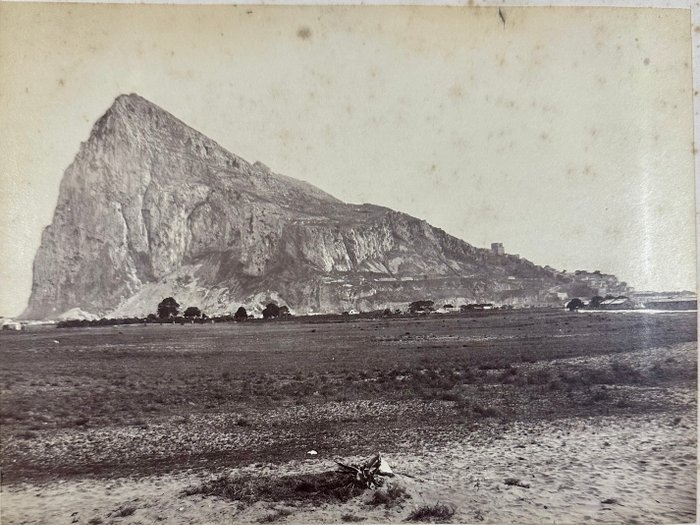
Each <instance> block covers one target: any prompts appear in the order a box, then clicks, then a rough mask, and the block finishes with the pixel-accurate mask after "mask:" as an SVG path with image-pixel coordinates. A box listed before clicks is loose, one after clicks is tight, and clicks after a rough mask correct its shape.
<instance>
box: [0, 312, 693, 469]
mask: <svg viewBox="0 0 700 525" xmlns="http://www.w3.org/2000/svg"><path fill="white" fill-rule="evenodd" d="M696 326H697V325H696V315H695V314H691V313H663V314H654V315H652V314H644V313H637V314H632V313H630V314H626V313H610V312H598V313H579V314H576V313H568V312H560V311H534V310H533V311H530V310H525V311H510V312H483V313H477V314H472V315H446V316H438V315H433V316H429V317H401V318H390V319H376V320H368V319H362V320H357V319H353V318H346V319H343V320H342V322H317V321H316V322H314V320H313V319H300V320H291V321H275V322H264V323H263V322H246V323H229V324H217V325H185V326H179V325H163V326H152V325H151V326H141V325H136V326H120V327H101V328H81V329H48V330H39V331H35V332H22V333H2V334H1V335H0V367H1V368H0V380H1V382H2V396H1V398H0V403H1V407H0V408H1V410H0V417H1V424H2V430H1V432H2V436H1V437H2V447H3V450H2V468H3V482H4V483H13V482H17V481H43V480H51V479H69V478H76V477H85V476H92V477H95V476H96V477H117V476H123V475H136V476H139V475H152V474H159V473H167V472H173V471H178V470H184V469H190V468H199V469H216V468H221V467H232V466H236V465H249V464H253V463H258V462H259V463H268V462H277V463H280V462H285V461H289V460H294V459H301V458H304V457H306V452H307V451H308V450H310V449H314V450H316V451H318V452H319V453H322V454H325V455H326V456H332V455H338V456H341V457H342V456H348V455H357V454H371V453H373V452H374V451H375V450H395V451H410V450H412V449H415V448H416V447H418V448H420V447H421V446H426V445H425V444H428V445H435V446H437V445H438V444H439V443H441V442H442V441H444V440H445V439H446V437H445V436H450V439H453V438H454V436H455V435H464V434H467V433H469V432H473V431H475V430H476V429H478V428H480V427H481V428H483V427H485V426H486V427H498V426H499V425H504V424H507V423H513V422H518V421H527V422H536V421H548V420H556V419H558V418H570V417H589V416H615V415H620V416H629V415H634V414H652V413H664V414H669V415H671V416H673V415H674V414H686V415H687V414H689V413H693V411H694V410H695V404H694V403H695V402H694V400H691V404H690V405H689V404H688V400H687V399H684V398H683V397H682V396H680V397H679V396H676V395H674V392H675V391H676V390H677V389H679V388H680V389H685V390H689V391H691V392H692V391H695V390H696V377H697V365H696V361H695V359H696V358H695V352H694V351H693V350H692V345H691V350H690V351H688V350H687V348H686V349H685V350H683V349H681V350H677V349H676V348H677V347H678V345H679V344H682V343H689V344H692V343H693V342H695V341H696V340H697V328H696ZM666 347H668V348H669V350H668V351H663V350H662V351H658V349H660V348H661V349H663V348H666ZM695 348H696V347H695ZM652 350H653V351H652ZM689 411H690V412H689ZM455 433H456V434H455ZM397 436H401V438H400V439H398V438H397Z"/></svg>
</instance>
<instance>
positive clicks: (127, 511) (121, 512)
mask: <svg viewBox="0 0 700 525" xmlns="http://www.w3.org/2000/svg"><path fill="white" fill-rule="evenodd" d="M134 512H136V507H134V506H133V505H128V506H126V507H120V508H119V509H118V510H116V511H115V512H114V515H115V516H116V517H118V518H126V517H127V516H131V515H132V514H133V513H134Z"/></svg>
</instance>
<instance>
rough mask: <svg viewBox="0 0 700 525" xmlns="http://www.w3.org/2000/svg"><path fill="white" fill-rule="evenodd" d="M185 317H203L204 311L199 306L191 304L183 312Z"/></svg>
mask: <svg viewBox="0 0 700 525" xmlns="http://www.w3.org/2000/svg"><path fill="white" fill-rule="evenodd" d="M182 316H183V317H186V318H187V319H193V318H195V317H202V311H201V310H200V309H199V308H197V307H196V306H189V307H187V310H185V313H184V314H182Z"/></svg>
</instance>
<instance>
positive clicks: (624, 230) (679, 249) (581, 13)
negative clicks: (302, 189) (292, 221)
mask: <svg viewBox="0 0 700 525" xmlns="http://www.w3.org/2000/svg"><path fill="white" fill-rule="evenodd" d="M503 12H504V15H505V18H506V22H505V24H504V23H503V22H502V20H501V18H500V16H499V14H498V9H496V8H475V9H474V8H472V9H469V8H457V7H451V8H447V7H443V8H427V7H357V6H353V7H340V6H336V7H260V6H245V5H243V6H239V7H232V6H196V7H193V6H189V7H188V6H177V7H175V6H138V5H118V6H117V5H99V6H94V5H87V4H86V5H75V4H51V5H47V4H11V3H3V4H0V138H1V142H0V144H1V147H0V178H1V182H2V193H0V212H1V213H2V216H1V222H0V257H2V261H3V264H2V266H1V267H0V283H1V284H0V314H2V315H16V314H18V313H20V312H21V310H22V309H23V308H24V307H25V305H26V302H27V299H28V297H29V292H30V289H31V266H32V260H33V257H34V254H35V252H36V249H37V248H38V245H39V242H40V237H41V231H42V229H43V228H44V227H45V226H46V225H48V224H49V223H50V222H51V219H52V215H53V210H54V207H55V204H56V200H57V196H58V187H59V183H60V180H61V177H62V174H63V171H64V170H65V168H66V167H67V166H68V165H69V164H70V162H71V160H72V158H73V156H74V155H75V154H76V152H77V151H78V147H79V145H80V142H81V141H84V140H86V139H87V137H88V135H89V133H90V129H91V127H92V125H93V124H94V122H95V121H96V120H97V119H98V118H99V116H100V115H101V114H102V113H103V112H104V111H105V110H106V109H107V108H108V107H109V106H110V104H111V103H112V101H113V99H114V98H115V97H116V96H118V95H119V94H121V93H131V92H136V93H138V94H140V95H142V96H144V97H145V98H147V99H149V100H151V101H152V102H154V103H156V104H158V105H159V106H161V107H163V108H164V109H166V110H168V111H170V112H171V113H173V114H174V115H175V116H177V117H178V118H180V119H181V120H183V121H184V122H186V123H187V124H189V125H191V126H192V127H194V128H195V129H197V130H199V131H201V132H203V133H204V134H206V135H208V136H209V137H211V138H212V139H214V140H216V141H217V142H219V143H220V144H221V145H222V146H223V147H225V148H226V149H228V150H230V151H232V152H234V153H236V154H238V155H240V156H242V157H244V158H246V159H247V160H249V161H251V162H252V161H255V160H260V161H262V162H264V163H265V164H267V165H268V166H270V167H271V168H272V169H273V170H274V171H277V172H280V173H284V174H286V175H289V176H292V177H296V178H299V179H304V180H306V181H308V182H310V183H312V184H314V185H316V186H318V187H320V188H322V189H323V190H326V191H328V192H329V193H331V194H333V195H335V196H336V197H338V198H340V199H342V200H344V201H347V202H354V203H362V202H372V203H375V204H380V205H384V206H388V207H391V208H394V209H397V210H400V211H404V212H406V213H409V214H411V215H414V216H417V217H420V218H423V219H426V220H427V221H428V222H430V223H431V224H433V225H435V226H438V227H440V228H442V229H444V230H445V231H447V232H448V233H450V234H452V235H455V236H457V237H459V238H461V239H464V240H465V241H467V242H469V243H471V244H474V245H476V246H481V247H486V246H488V245H489V244H490V243H491V242H495V241H498V242H503V243H504V245H505V248H506V251H507V252H509V253H519V254H521V255H522V256H523V257H526V258H528V259H530V260H532V261H534V262H536V263H538V264H542V265H544V264H549V265H552V266H554V267H556V268H559V269H567V270H570V271H571V270H576V269H589V270H601V271H604V272H610V273H615V274H616V275H618V277H619V278H620V279H622V280H625V281H627V282H628V283H629V284H631V285H632V286H634V287H635V288H637V289H640V290H641V289H656V290H670V289H695V229H694V217H695V215H694V209H695V208H694V194H693V193H694V192H693V189H694V186H693V106H692V98H693V86H692V73H691V21H690V13H689V11H687V10H680V9H654V10H651V9H595V8H513V7H507V8H504V10H503Z"/></svg>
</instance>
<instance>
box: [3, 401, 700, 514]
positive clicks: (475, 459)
mask: <svg viewBox="0 0 700 525" xmlns="http://www.w3.org/2000/svg"><path fill="white" fill-rule="evenodd" d="M686 394H687V395H688V396H689V397H692V396H694V393H693V392H687V393H686ZM696 432H697V429H696V422H695V420H694V419H693V418H692V417H680V418H679V417H668V416H664V415H660V416H658V417H655V416H646V417H630V418H624V417H608V418H605V417H603V418H595V419H593V418H585V419H582V418H577V419H564V420H558V421H552V422H540V423H537V424H532V425H527V424H522V423H514V424H509V425H506V426H505V427H500V426H492V427H488V428H482V429H480V430H477V431H475V432H472V433H470V434H469V435H468V436H466V437H465V438H464V439H455V440H454V441H452V442H449V441H448V442H446V443H445V444H443V445H441V446H440V447H439V448H435V449H433V448H431V447H429V446H427V444H426V446H425V447H424V448H422V449H420V450H416V452H415V453H414V454H407V453H399V454H392V453H391V452H390V451H386V455H385V457H386V459H387V460H388V461H389V463H390V464H391V465H392V467H393V468H394V470H395V471H396V473H397V476H396V477H395V478H394V479H392V480H390V482H389V483H394V484H401V485H403V486H404V487H405V488H406V490H407V493H408V494H409V495H410V498H408V499H406V500H404V501H403V502H401V503H399V504H397V505H396V506H394V507H392V508H385V507H384V506H382V505H379V506H374V505H371V504H369V503H368V501H369V499H368V498H369V497H370V494H366V495H364V497H363V496H360V497H358V498H355V499H353V500H350V501H348V502H346V503H342V504H326V505H323V506H321V507H317V506H312V505H303V504H302V505H298V506H289V505H288V504H286V503H285V502H258V503H255V504H251V505H247V504H245V503H242V502H237V501H227V500H223V499H220V498H217V497H203V496H201V495H192V496H188V495H185V491H186V490H187V489H188V488H189V487H192V486H197V485H198V484H201V483H202V482H204V481H206V480H207V479H212V478H215V477H217V476H219V475H221V474H225V473H227V474H233V475H236V474H250V473H256V474H260V475H263V476H266V475H267V476H269V475H273V476H279V475H284V474H300V473H306V472H320V471H324V470H329V469H333V468H334V463H333V462H332V461H331V458H324V457H318V456H316V457H315V458H314V459H309V460H306V461H300V462H289V463H284V464H280V465H273V464H266V465H262V464H261V465H258V466H250V467H245V468H239V469H233V470H228V471H221V472H215V473H207V474H203V473H201V472H184V473H179V474H175V475H165V476H158V477H145V478H141V479H130V478H120V479H113V480H99V479H98V480H91V479H81V480H71V481H67V482H51V483H47V484H20V485H15V486H11V487H8V488H6V489H5V491H4V493H3V494H2V500H3V508H4V512H3V523H8V524H10V523H56V524H60V523H92V524H96V523H124V524H127V523H128V524H137V523H143V524H146V523H154V522H164V523H173V524H185V523H215V524H216V523H221V524H224V523H227V524H228V523H232V522H235V523H255V522H260V521H261V520H264V519H266V517H267V516H272V517H274V516H275V515H274V512H275V511H277V510H280V509H287V510H288V511H289V512H290V514H289V515H287V516H284V517H280V518H278V519H279V521H283V522H288V523H312V522H313V523H339V522H342V521H344V520H349V519H353V518H354V519H363V520H366V521H367V522H370V523H382V522H389V521H392V522H396V521H400V520H402V519H405V518H406V517H407V516H408V514H409V513H410V512H411V510H412V509H414V508H416V507H418V506H421V505H424V504H433V503H435V502H438V501H439V502H443V503H446V504H451V505H453V506H454V507H455V509H456V513H455V515H454V517H453V518H452V519H451V521H453V522H459V523H479V522H488V523H691V522H694V521H695V494H696V474H695V473H696ZM455 437H456V438H457V437H458V436H455ZM400 439H401V436H397V440H400ZM509 478H511V479H515V480H518V482H519V483H518V484H517V485H509V484H506V482H505V480H506V479H509ZM511 483H512V481H511ZM368 492H370V491H368ZM122 509H134V511H133V513H132V514H131V515H129V516H119V514H121V513H122V512H121V511H122ZM268 519H270V518H268Z"/></svg>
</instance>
